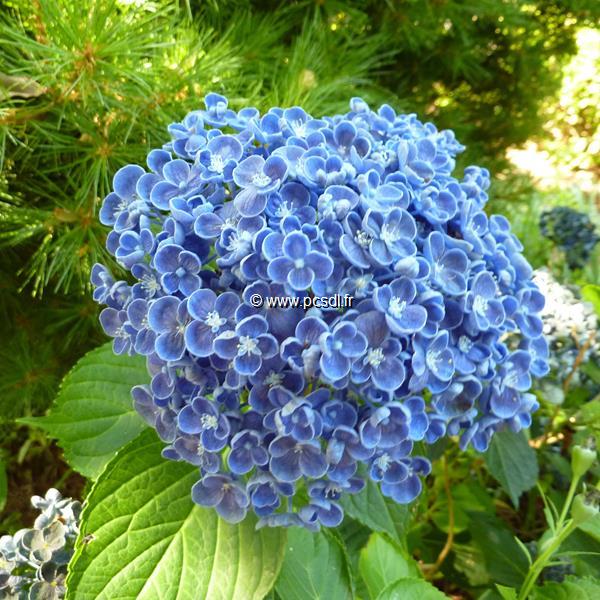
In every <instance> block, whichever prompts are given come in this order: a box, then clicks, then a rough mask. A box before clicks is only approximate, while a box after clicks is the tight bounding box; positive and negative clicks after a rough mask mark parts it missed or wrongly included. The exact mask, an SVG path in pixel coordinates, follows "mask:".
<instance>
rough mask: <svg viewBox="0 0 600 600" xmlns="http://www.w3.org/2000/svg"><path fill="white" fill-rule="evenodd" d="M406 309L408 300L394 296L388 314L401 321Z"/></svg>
mask: <svg viewBox="0 0 600 600" xmlns="http://www.w3.org/2000/svg"><path fill="white" fill-rule="evenodd" d="M405 308H406V300H401V299H400V298H398V296H393V297H392V299H391V300H390V305H389V308H388V312H389V313H390V315H392V317H394V319H399V318H400V317H401V316H402V313H403V312H404V309H405Z"/></svg>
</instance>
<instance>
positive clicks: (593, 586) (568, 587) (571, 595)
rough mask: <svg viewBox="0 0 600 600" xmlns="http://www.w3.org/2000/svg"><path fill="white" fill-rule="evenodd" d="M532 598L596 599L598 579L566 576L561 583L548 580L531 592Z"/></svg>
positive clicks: (558, 599)
mask: <svg viewBox="0 0 600 600" xmlns="http://www.w3.org/2000/svg"><path fill="white" fill-rule="evenodd" d="M532 598H533V599H534V600H598V598H600V580H598V579H596V578H594V577H580V578H576V577H567V578H566V579H565V580H564V581H563V582H562V583H556V582H548V583H545V584H544V585H543V586H541V587H537V588H535V589H534V590H533V592H532Z"/></svg>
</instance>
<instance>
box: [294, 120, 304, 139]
mask: <svg viewBox="0 0 600 600" xmlns="http://www.w3.org/2000/svg"><path fill="white" fill-rule="evenodd" d="M292 130H293V131H294V133H295V134H296V135H297V136H298V137H304V136H305V135H306V123H303V122H302V121H301V120H300V119H296V120H295V121H292Z"/></svg>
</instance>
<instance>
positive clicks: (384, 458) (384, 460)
mask: <svg viewBox="0 0 600 600" xmlns="http://www.w3.org/2000/svg"><path fill="white" fill-rule="evenodd" d="M391 462H392V460H391V458H390V455H389V454H387V453H385V454H382V455H381V456H380V457H379V458H378V459H377V460H376V461H375V464H376V465H377V467H378V468H379V469H381V471H382V472H383V473H385V472H386V471H387V470H388V469H389V467H390V463H391Z"/></svg>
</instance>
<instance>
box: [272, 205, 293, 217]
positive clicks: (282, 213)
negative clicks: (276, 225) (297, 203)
mask: <svg viewBox="0 0 600 600" xmlns="http://www.w3.org/2000/svg"><path fill="white" fill-rule="evenodd" d="M292 214H294V213H293V211H292V209H291V207H290V206H289V204H288V203H287V202H282V203H281V204H280V205H279V206H278V207H277V210H276V211H275V216H277V217H279V218H280V219H285V218H286V217H289V216H291V215H292Z"/></svg>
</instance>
